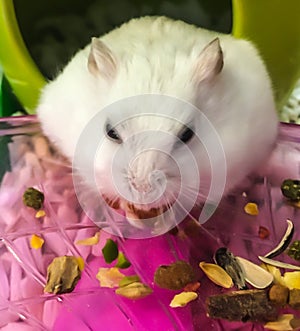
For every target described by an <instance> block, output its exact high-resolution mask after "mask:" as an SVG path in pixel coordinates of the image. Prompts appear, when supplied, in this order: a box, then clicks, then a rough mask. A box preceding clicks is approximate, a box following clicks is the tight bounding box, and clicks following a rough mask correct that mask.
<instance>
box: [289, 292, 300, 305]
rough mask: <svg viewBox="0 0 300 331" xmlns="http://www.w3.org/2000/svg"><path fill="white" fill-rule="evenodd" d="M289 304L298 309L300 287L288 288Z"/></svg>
mask: <svg viewBox="0 0 300 331" xmlns="http://www.w3.org/2000/svg"><path fill="white" fill-rule="evenodd" d="M289 305H290V307H292V308H294V309H300V289H295V288H294V289H291V290H290V295H289Z"/></svg>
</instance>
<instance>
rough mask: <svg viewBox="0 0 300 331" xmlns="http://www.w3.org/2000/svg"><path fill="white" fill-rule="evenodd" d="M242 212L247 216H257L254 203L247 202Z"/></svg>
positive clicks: (256, 207) (257, 211)
mask: <svg viewBox="0 0 300 331" xmlns="http://www.w3.org/2000/svg"><path fill="white" fill-rule="evenodd" d="M244 211H245V213H246V214H248V215H252V216H256V215H258V214H259V210H258V206H257V204H256V203H254V202H248V203H247V204H246V205H245V207H244Z"/></svg>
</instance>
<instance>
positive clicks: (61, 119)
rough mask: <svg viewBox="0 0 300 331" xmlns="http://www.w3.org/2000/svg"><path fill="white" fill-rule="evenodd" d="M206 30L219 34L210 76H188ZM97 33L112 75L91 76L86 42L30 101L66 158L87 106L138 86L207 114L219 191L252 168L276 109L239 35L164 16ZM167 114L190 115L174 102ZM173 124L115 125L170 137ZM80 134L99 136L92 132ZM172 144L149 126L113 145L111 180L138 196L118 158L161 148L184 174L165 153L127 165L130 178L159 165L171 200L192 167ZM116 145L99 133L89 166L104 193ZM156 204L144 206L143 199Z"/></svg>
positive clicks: (109, 190)
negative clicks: (222, 181)
mask: <svg viewBox="0 0 300 331" xmlns="http://www.w3.org/2000/svg"><path fill="white" fill-rule="evenodd" d="M216 37H219V39H220V45H221V48H222V50H223V54H224V67H223V70H222V72H221V73H220V74H219V75H217V76H216V77H215V79H213V80H205V81H203V82H202V81H201V79H199V82H198V81H197V72H196V73H195V68H196V67H197V60H198V58H199V54H200V53H201V50H202V49H203V48H204V47H205V46H206V45H207V44H208V43H209V42H211V41H212V40H213V39H214V38H216ZM100 39H101V41H102V42H103V43H104V44H105V45H106V46H107V47H108V49H109V50H110V51H111V53H112V55H113V56H114V58H115V61H116V68H115V70H116V72H115V75H110V76H112V77H113V79H107V78H106V77H107V76H109V75H107V74H111V73H110V72H109V73H107V72H105V73H103V75H101V72H99V75H95V74H92V73H91V72H89V70H88V66H87V62H88V57H89V53H90V46H87V47H86V48H85V49H83V50H81V51H79V52H78V53H77V54H76V55H75V57H74V58H73V59H72V60H71V61H70V63H69V64H68V65H67V66H66V68H65V69H64V70H63V72H62V73H61V74H60V75H59V76H58V77H57V78H56V79H55V80H54V81H53V82H50V83H49V84H48V85H47V86H46V87H45V89H44V90H43V92H42V96H41V99H40V104H39V106H38V108H37V113H38V116H39V119H40V120H41V123H42V127H43V130H44V132H45V134H46V135H47V136H48V137H49V138H50V139H51V140H52V141H53V142H54V143H55V144H56V145H57V146H58V147H59V148H60V149H61V151H62V152H63V153H64V154H65V155H67V156H68V157H69V158H70V159H72V158H73V156H74V151H75V147H76V143H77V140H78V138H79V135H80V134H81V132H82V130H83V129H84V127H85V126H86V124H87V123H88V122H89V120H90V119H91V118H93V116H94V115H95V114H97V112H99V111H100V110H101V109H103V108H104V107H105V106H106V105H110V104H112V103H113V102H116V101H118V100H121V99H123V98H127V97H130V96H135V95H141V94H163V95H168V96H173V97H176V98H178V99H180V100H185V101H187V102H188V103H191V104H193V105H195V106H197V107H198V108H199V109H200V110H201V111H202V112H203V113H204V114H205V115H206V116H207V117H208V119H209V120H210V121H211V123H212V124H213V125H214V127H215V129H216V130H217V132H218V134H219V136H220V139H221V141H222V144H223V148H224V152H225V155H226V165H227V171H228V172H227V184H226V191H227V190H228V189H230V188H231V187H233V186H235V185H236V184H237V183H239V182H240V181H241V180H242V179H243V178H244V177H245V176H246V175H247V174H248V173H249V172H251V171H253V170H254V168H255V167H256V166H257V165H258V164H259V163H260V162H262V160H263V159H264V158H265V156H266V155H267V154H268V152H269V151H270V150H271V148H272V146H273V144H274V141H275V139H276V134H277V116H276V111H275V105H274V100H273V94H272V89H271V84H270V79H269V77H268V74H267V72H266V69H265V66H264V64H263V62H262V60H261V59H260V57H259V55H258V53H257V51H256V50H255V48H254V47H253V46H252V45H251V44H250V43H249V42H247V41H243V40H237V39H234V38H233V37H231V36H229V35H224V34H219V33H216V32H211V31H207V30H204V29H201V28H197V27H195V26H192V25H189V24H186V23H184V22H181V21H173V20H171V19H168V18H165V17H144V18H140V19H133V20H131V21H130V22H129V23H126V24H124V25H122V26H121V27H120V28H117V29H115V30H113V31H111V32H110V33H108V34H106V35H104V36H102V37H101V38H100ZM104 61H105V60H104ZM108 67H110V68H111V67H112V66H108ZM108 67H105V66H103V68H104V69H103V70H113V69H105V68H108ZM195 77H196V78H195ZM147 107H148V108H147ZM164 107H166V105H158V109H156V110H155V109H153V107H150V106H149V105H145V104H142V105H137V106H136V107H133V108H130V109H126V107H125V109H120V110H119V113H116V114H112V117H113V119H112V120H113V121H114V123H117V122H118V121H121V120H122V119H124V118H128V117H129V116H132V115H137V114H139V113H140V112H147V111H149V112H152V113H153V112H154V113H155V112H156V111H157V113H161V112H164ZM170 114H171V115H172V116H173V117H174V118H177V119H178V120H179V121H181V122H183V123H186V122H189V121H190V120H191V121H194V120H195V119H194V118H193V116H192V114H191V113H188V112H186V113H185V112H184V111H182V109H177V108H176V107H174V109H172V111H171V113H169V114H168V116H169V115H170ZM107 116H109V115H107ZM103 125H104V123H99V128H101V129H100V130H104V128H103ZM180 127H181V125H180V124H179V123H177V122H176V121H175V122H174V121H172V120H169V119H168V118H165V119H162V117H161V116H157V117H155V116H150V117H148V118H147V117H136V118H135V119H134V120H130V121H127V122H125V123H122V124H121V125H120V127H119V133H120V135H121V136H122V138H123V139H124V140H126V139H127V138H128V137H130V136H131V135H132V134H134V133H137V132H141V131H144V130H154V131H159V130H161V131H163V132H165V133H169V134H170V135H173V136H174V137H175V136H176V135H177V134H178V130H180ZM101 134H102V132H101ZM101 134H100V133H99V137H100V136H101ZM90 139H92V140H97V139H99V138H98V137H97V136H92V137H91V138H90ZM174 142H175V138H174V140H172V138H171V136H170V140H168V139H167V140H163V141H162V140H161V139H159V136H158V138H157V139H156V137H155V134H152V135H148V136H147V137H146V138H145V139H143V140H141V141H135V142H134V143H132V145H130V146H128V145H126V146H124V150H123V151H121V152H120V153H121V154H122V155H123V161H122V162H124V163H123V164H122V163H121V164H118V165H117V167H116V169H117V170H118V171H120V174H121V178H122V183H120V185H123V186H124V189H125V190H126V189H127V190H128V192H129V194H132V196H131V198H132V199H137V200H138V201H139V203H140V204H142V203H143V201H144V200H145V199H146V198H145V194H140V195H139V194H138V193H137V192H136V191H135V192H134V193H133V192H132V188H130V183H129V180H128V178H127V177H126V176H125V174H126V173H127V172H128V169H127V166H128V162H130V160H128V158H129V156H131V155H134V154H135V153H136V152H139V151H141V150H143V149H145V148H146V149H147V148H152V149H161V148H163V149H164V150H168V151H169V153H170V155H171V156H172V157H174V158H175V159H176V160H177V163H178V165H179V167H181V168H182V169H181V170H182V171H184V172H186V174H185V178H186V182H185V183H180V178H178V173H177V172H176V167H175V165H170V159H168V158H165V157H162V154H159V153H155V152H153V153H145V156H144V157H142V158H140V159H139V160H137V161H136V163H135V165H134V167H133V168H134V169H135V170H134V171H135V175H136V177H137V178H138V180H139V181H142V182H144V184H145V182H147V176H148V175H149V174H150V173H151V172H152V171H153V170H160V171H162V172H164V173H165V174H166V176H167V182H168V189H167V193H166V194H169V196H168V197H167V199H168V201H171V200H172V199H173V197H172V195H176V190H178V187H180V185H183V186H184V185H187V186H189V185H191V186H192V185H193V182H194V178H195V173H193V171H191V170H190V167H189V165H190V161H187V160H185V156H184V153H183V152H182V150H181V149H180V148H177V149H176V148H174V146H173V144H174ZM162 144H164V146H163V147H162ZM120 146H121V145H119V144H116V143H114V142H111V141H110V140H108V139H106V138H105V139H104V141H103V143H102V144H101V155H100V156H98V159H97V164H96V175H97V180H98V181H99V185H100V186H101V188H102V189H103V190H104V191H105V193H106V194H107V195H109V196H110V197H112V198H114V197H115V196H116V195H118V194H119V193H118V192H116V188H115V187H114V185H113V179H114V176H117V175H119V174H116V173H110V169H111V164H112V162H113V161H112V158H113V156H114V154H115V153H116V152H117V150H118V151H120ZM189 148H190V149H191V150H192V151H193V154H194V155H195V159H196V162H197V163H198V165H199V167H200V168H201V169H202V170H201V171H203V173H204V174H205V173H208V172H209V171H208V168H209V164H208V161H209V160H208V159H207V158H206V157H204V156H203V151H202V149H201V148H199V146H198V147H197V145H196V143H195V142H192V141H191V142H190V144H189ZM126 158H127V159H126ZM220 160H221V159H220ZM221 166H222V165H221ZM123 174H124V176H123ZM168 176H169V177H168ZM176 176H177V177H176ZM204 180H205V178H204ZM157 185H159V184H157ZM126 187H127V188H126ZM141 187H142V186H141ZM194 189H196V188H194ZM187 191H189V188H187ZM130 192H131V193H130ZM195 194H196V193H195ZM134 195H135V196H134ZM136 195H138V196H136ZM146 200H147V199H146ZM160 203H162V202H161V201H157V202H155V203H152V204H147V205H148V207H152V206H157V205H159V204H160Z"/></svg>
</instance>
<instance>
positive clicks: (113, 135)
mask: <svg viewBox="0 0 300 331" xmlns="http://www.w3.org/2000/svg"><path fill="white" fill-rule="evenodd" d="M105 133H106V136H107V137H108V138H109V139H110V140H112V141H114V142H116V143H118V144H121V143H122V139H121V137H120V136H119V134H118V132H117V130H116V129H114V128H113V127H112V126H111V125H110V124H106V126H105Z"/></svg>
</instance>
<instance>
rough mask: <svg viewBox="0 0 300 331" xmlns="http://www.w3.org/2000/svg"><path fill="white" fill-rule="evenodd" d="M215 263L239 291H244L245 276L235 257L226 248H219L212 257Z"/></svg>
mask: <svg viewBox="0 0 300 331" xmlns="http://www.w3.org/2000/svg"><path fill="white" fill-rule="evenodd" d="M214 260H215V262H216V263H217V264H218V265H219V266H220V267H222V268H223V269H224V270H225V271H226V272H227V273H228V275H229V276H230V277H231V278H232V280H233V283H234V284H235V285H236V286H237V287H238V288H239V289H245V288H246V283H245V275H244V273H243V270H242V268H241V266H240V265H239V263H238V262H237V260H236V258H235V256H234V255H233V254H232V253H231V252H230V250H229V249H228V248H226V247H221V248H219V249H218V250H217V251H216V253H215V256H214Z"/></svg>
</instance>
